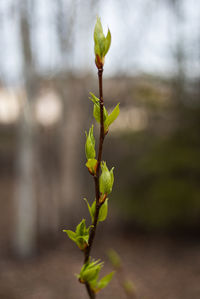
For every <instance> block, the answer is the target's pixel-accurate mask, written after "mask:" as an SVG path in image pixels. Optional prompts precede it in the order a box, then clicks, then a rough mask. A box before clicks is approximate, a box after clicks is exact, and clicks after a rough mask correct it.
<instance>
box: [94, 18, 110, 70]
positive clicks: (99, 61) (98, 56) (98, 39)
mask: <svg viewBox="0 0 200 299" xmlns="http://www.w3.org/2000/svg"><path fill="white" fill-rule="evenodd" d="M110 44H111V33H110V30H109V29H108V33H107V35H106V37H105V35H104V33H103V28H102V25H101V20H100V18H99V17H97V21H96V25H95V28H94V53H95V63H96V66H97V68H98V69H101V68H102V67H103V65H104V57H105V56H106V54H107V52H108V50H109V48H110Z"/></svg>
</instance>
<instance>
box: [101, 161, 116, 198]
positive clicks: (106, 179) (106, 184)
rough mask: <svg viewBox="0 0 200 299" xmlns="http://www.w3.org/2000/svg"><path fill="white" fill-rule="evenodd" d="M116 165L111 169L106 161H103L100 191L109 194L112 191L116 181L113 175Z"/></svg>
mask: <svg viewBox="0 0 200 299" xmlns="http://www.w3.org/2000/svg"><path fill="white" fill-rule="evenodd" d="M113 169H114V167H113V168H112V169H111V170H110V171H109V170H108V168H107V166H106V162H102V163H101V171H102V173H101V176H100V181H99V182H100V192H101V194H109V193H111V192H112V187H113V183H114V175H113Z"/></svg>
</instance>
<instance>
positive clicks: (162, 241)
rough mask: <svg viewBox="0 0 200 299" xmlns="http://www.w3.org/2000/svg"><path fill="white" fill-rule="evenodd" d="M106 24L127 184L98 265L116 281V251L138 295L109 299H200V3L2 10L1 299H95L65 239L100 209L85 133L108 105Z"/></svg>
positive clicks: (44, 4) (111, 147)
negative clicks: (98, 51)
mask: <svg viewBox="0 0 200 299" xmlns="http://www.w3.org/2000/svg"><path fill="white" fill-rule="evenodd" d="M96 15H99V16H100V17H101V20H102V23H103V26H104V29H105V32H106V31H107V28H108V26H109V28H110V30H111V34H112V44H111V48H110V51H109V53H108V55H107V56H106V63H105V70H104V95H105V102H106V105H107V107H108V109H112V107H113V106H114V105H115V104H116V103H118V102H120V107H121V113H120V116H119V118H118V119H117V121H116V122H115V123H114V124H113V125H112V126H111V129H110V133H109V134H108V136H107V137H106V140H105V146H104V154H103V158H104V159H105V160H106V161H107V163H108V166H109V168H111V167H112V166H113V165H114V166H115V184H114V190H113V193H112V195H111V196H110V199H109V216H108V220H107V221H106V222H105V223H103V224H101V225H100V226H99V228H98V237H97V239H96V244H95V246H94V248H93V253H92V255H93V256H95V257H99V258H103V259H104V260H106V265H105V273H106V271H109V270H110V269H112V266H111V264H109V260H108V258H107V254H106V252H107V250H108V249H109V248H111V247H112V248H114V249H115V250H116V251H117V252H118V254H119V255H120V257H121V259H122V262H123V264H124V271H123V273H124V274H123V275H124V277H127V278H128V279H130V280H132V282H133V284H134V292H133V293H134V294H133V295H130V294H127V293H126V292H125V291H124V289H123V287H121V283H119V281H120V276H119V277H118V279H117V274H116V277H115V278H114V279H113V281H112V282H111V284H110V287H108V288H107V289H105V290H104V291H102V293H101V294H100V295H99V298H105V299H106V298H110V297H111V296H115V298H120V299H123V298H141V299H144V298H145V299H161V298H162V299H179V298H181V299H190V298H193V299H199V298H200V283H199V282H200V235H199V232H200V155H199V153H200V133H199V132H200V2H199V1H195V0H162V1H161V0H143V1H140V0H132V1H131V0H123V1H120V0H87V1H86V0H85V1H83V0H82V1H80V0H17V1H15V0H1V1H0V53H1V55H0V177H1V179H0V190H1V198H0V204H1V209H0V298H1V299H55V298H56V299H64V298H65V299H77V298H80V299H81V298H83V299H84V298H87V294H86V292H85V289H84V288H83V286H82V285H80V284H79V283H78V282H77V281H76V278H74V276H73V274H74V273H78V272H79V271H80V266H81V264H82V255H81V253H80V252H79V251H78V249H77V248H76V246H75V245H74V244H72V242H71V241H70V240H69V239H67V236H65V235H64V234H63V233H62V229H74V228H75V226H76V225H77V223H78V222H79V221H80V220H81V219H82V217H85V218H86V219H87V220H89V217H88V211H87V207H86V205H85V203H84V201H83V200H82V199H83V198H84V197H87V198H88V200H89V201H90V202H92V201H93V199H94V186H93V181H92V179H91V177H90V175H89V174H88V171H87V169H86V167H85V165H84V164H85V162H86V161H85V154H84V144H85V133H84V132H85V130H88V128H89V127H90V125H91V123H92V122H93V123H94V119H93V118H92V108H93V107H92V104H91V103H90V101H89V100H88V95H89V92H90V91H92V92H93V93H95V94H96V95H98V79H97V70H96V67H95V64H94V53H93V30H94V25H95V22H96ZM95 135H96V137H97V136H98V130H97V131H95ZM88 224H89V222H88ZM120 275H122V274H120Z"/></svg>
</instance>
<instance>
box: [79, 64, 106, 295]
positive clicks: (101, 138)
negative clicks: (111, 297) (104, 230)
mask: <svg viewBox="0 0 200 299" xmlns="http://www.w3.org/2000/svg"><path fill="white" fill-rule="evenodd" d="M98 78H99V99H100V134H99V150H98V160H97V168H96V175H95V176H94V183H95V194H96V210H95V216H94V221H93V227H92V229H91V231H90V236H89V241H88V247H87V248H86V250H85V258H84V264H85V263H87V262H88V260H89V257H90V252H91V249H92V244H93V242H94V238H95V234H96V229H97V222H98V217H99V210H100V207H101V205H102V203H100V191H99V169H100V164H101V157H102V150H103V141H104V137H105V134H104V121H103V107H104V100H103V80H102V79H103V68H100V69H98ZM86 289H87V291H88V294H89V296H90V298H91V299H93V298H95V294H94V292H93V291H92V290H91V288H90V286H89V284H86Z"/></svg>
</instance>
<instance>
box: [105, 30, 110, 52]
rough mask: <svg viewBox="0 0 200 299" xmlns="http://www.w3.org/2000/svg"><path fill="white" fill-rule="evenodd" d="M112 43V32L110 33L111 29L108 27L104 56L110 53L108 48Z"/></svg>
mask: <svg viewBox="0 0 200 299" xmlns="http://www.w3.org/2000/svg"><path fill="white" fill-rule="evenodd" d="M110 44H111V33H110V30H109V29H108V33H107V35H106V39H105V49H104V56H106V54H107V53H108V50H109V48H110Z"/></svg>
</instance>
